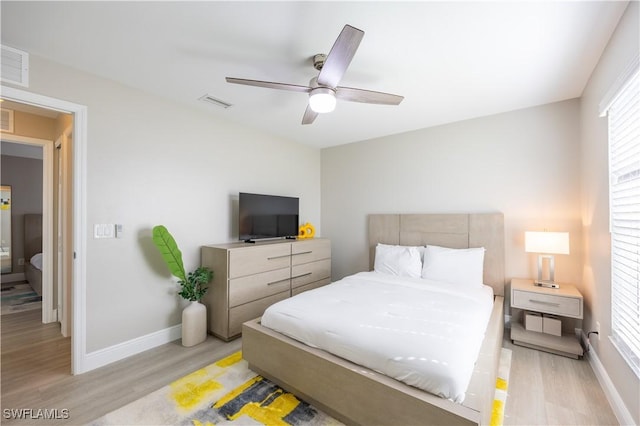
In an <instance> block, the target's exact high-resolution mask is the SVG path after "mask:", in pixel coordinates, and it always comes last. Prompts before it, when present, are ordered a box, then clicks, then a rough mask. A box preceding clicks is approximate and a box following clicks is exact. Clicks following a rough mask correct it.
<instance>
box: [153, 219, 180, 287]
mask: <svg viewBox="0 0 640 426" xmlns="http://www.w3.org/2000/svg"><path fill="white" fill-rule="evenodd" d="M153 242H154V244H155V245H156V247H157V248H158V250H159V251H160V254H161V255H162V258H163V259H164V261H165V262H166V263H167V266H168V267H169V272H171V274H172V275H173V276H174V277H176V278H178V279H179V280H180V281H187V277H186V275H185V273H184V264H183V263H182V252H181V251H180V249H179V248H178V244H177V243H176V240H174V239H173V236H171V234H170V233H169V231H168V230H167V228H165V227H164V226H162V225H158V226H154V227H153Z"/></svg>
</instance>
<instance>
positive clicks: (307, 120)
mask: <svg viewBox="0 0 640 426" xmlns="http://www.w3.org/2000/svg"><path fill="white" fill-rule="evenodd" d="M317 116H318V113H317V112H315V111H314V110H312V109H311V107H310V106H309V105H307V109H306V110H305V111H304V116H303V117H302V124H311V123H313V120H315V119H316V117H317Z"/></svg>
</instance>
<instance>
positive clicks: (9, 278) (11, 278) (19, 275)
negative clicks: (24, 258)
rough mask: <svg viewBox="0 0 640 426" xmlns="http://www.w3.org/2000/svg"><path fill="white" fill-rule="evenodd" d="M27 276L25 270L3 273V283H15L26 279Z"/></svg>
mask: <svg viewBox="0 0 640 426" xmlns="http://www.w3.org/2000/svg"><path fill="white" fill-rule="evenodd" d="M26 279H27V278H26V277H25V276H24V272H16V273H15V274H2V282H3V283H14V282H16V281H25V280H26Z"/></svg>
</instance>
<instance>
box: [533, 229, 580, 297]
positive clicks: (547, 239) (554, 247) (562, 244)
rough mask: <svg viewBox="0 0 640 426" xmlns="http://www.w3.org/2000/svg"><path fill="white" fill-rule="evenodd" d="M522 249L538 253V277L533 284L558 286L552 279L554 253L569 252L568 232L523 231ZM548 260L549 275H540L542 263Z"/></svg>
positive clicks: (553, 273)
mask: <svg viewBox="0 0 640 426" xmlns="http://www.w3.org/2000/svg"><path fill="white" fill-rule="evenodd" d="M524 250H525V251H526V252H527V253H538V279H537V280H536V281H535V285H537V286H541V287H551V288H560V285H559V284H558V283H556V282H555V281H554V275H555V260H554V257H553V255H554V254H569V233H568V232H546V231H545V232H529V231H527V232H525V233H524ZM545 259H547V260H548V261H549V277H548V279H543V277H542V263H543V261H544V260H545Z"/></svg>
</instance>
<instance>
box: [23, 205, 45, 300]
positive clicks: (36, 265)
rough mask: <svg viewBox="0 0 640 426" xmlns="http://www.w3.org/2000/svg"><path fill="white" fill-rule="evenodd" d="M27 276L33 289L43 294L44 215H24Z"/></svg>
mask: <svg viewBox="0 0 640 426" xmlns="http://www.w3.org/2000/svg"><path fill="white" fill-rule="evenodd" d="M24 258H25V260H26V262H25V276H26V279H27V281H29V285H30V286H31V288H33V290H34V291H35V292H36V293H38V295H40V296H42V215H41V214H25V215H24Z"/></svg>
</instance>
